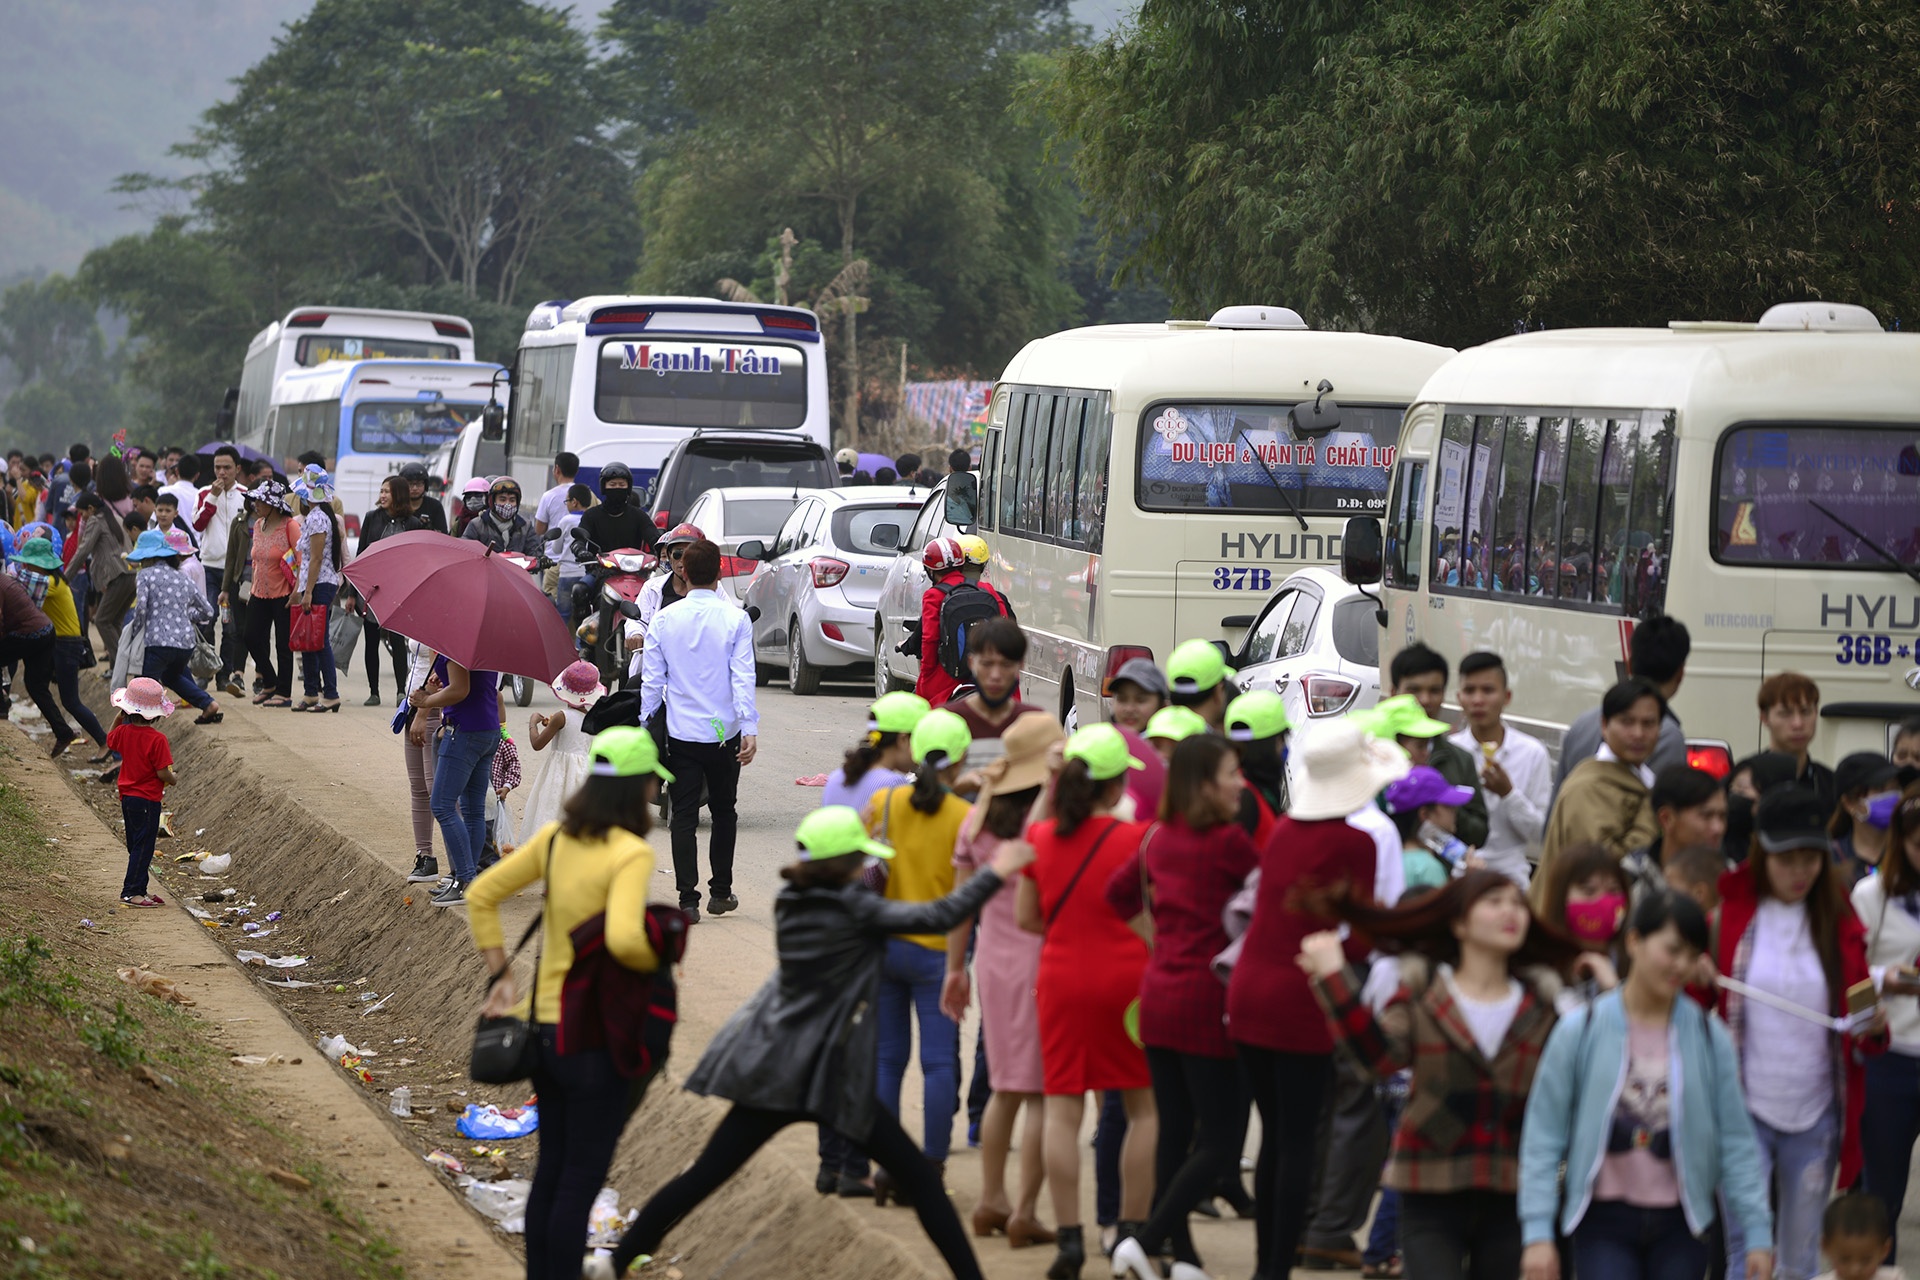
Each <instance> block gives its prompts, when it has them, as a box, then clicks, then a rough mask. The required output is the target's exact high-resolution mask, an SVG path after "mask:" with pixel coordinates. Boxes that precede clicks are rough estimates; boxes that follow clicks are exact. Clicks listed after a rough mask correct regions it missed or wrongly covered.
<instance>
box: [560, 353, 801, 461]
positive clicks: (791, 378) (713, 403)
mask: <svg viewBox="0 0 1920 1280" xmlns="http://www.w3.org/2000/svg"><path fill="white" fill-rule="evenodd" d="M593 405H594V413H595V414H596V415H598V417H599V418H600V419H601V421H603V422H626V423H633V424H635V425H639V426H660V427H736V428H737V427H764V428H767V429H769V430H779V429H787V430H791V429H792V428H794V427H798V426H801V425H802V424H804V423H805V422H806V420H807V363H806V354H805V353H804V352H802V351H801V350H800V349H799V348H798V347H788V346H780V345H777V344H768V343H759V344H755V345H741V346H735V345H729V344H726V343H716V342H633V341H628V340H625V339H621V340H617V341H612V342H603V343H601V344H600V369H599V374H598V381H597V383H596V384H595V387H594V401H593ZM735 483H736V484H751V483H753V482H752V481H735ZM771 483H778V482H777V481H774V482H771Z"/></svg>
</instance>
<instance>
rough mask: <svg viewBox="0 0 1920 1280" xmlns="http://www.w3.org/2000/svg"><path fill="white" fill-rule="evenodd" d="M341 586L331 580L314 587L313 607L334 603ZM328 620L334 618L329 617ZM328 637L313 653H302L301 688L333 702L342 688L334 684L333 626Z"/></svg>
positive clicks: (310, 695)
mask: <svg viewBox="0 0 1920 1280" xmlns="http://www.w3.org/2000/svg"><path fill="white" fill-rule="evenodd" d="M339 590H340V588H339V586H338V585H336V584H334V583H331V582H322V583H320V584H319V585H317V586H315V587H314V589H313V607H314V608H316V609H322V608H326V607H327V606H329V605H331V604H332V603H333V597H334V595H335V593H337V592H338V591H339ZM327 621H328V622H332V621H333V619H332V618H331V617H329V618H328V619H327ZM325 636H326V639H325V640H324V642H323V643H322V644H321V645H320V647H319V648H318V649H316V650H315V651H314V652H312V653H303V654H301V655H300V689H301V692H303V693H305V694H306V695H307V697H309V698H325V699H326V700H327V701H328V702H332V701H333V700H334V699H335V698H338V697H339V696H340V690H339V689H337V688H336V687H335V686H334V666H333V628H332V627H328V628H327V630H326V632H325Z"/></svg>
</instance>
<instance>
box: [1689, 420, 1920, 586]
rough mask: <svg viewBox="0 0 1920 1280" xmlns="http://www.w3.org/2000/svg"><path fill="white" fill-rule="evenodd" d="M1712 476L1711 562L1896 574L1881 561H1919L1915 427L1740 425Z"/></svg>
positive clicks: (1723, 446)
mask: <svg viewBox="0 0 1920 1280" xmlns="http://www.w3.org/2000/svg"><path fill="white" fill-rule="evenodd" d="M1714 472H1715V481H1716V483H1715V486H1714V512H1713V540H1714V545H1713V557H1714V559H1716V560H1719V561H1721V562H1722V563H1726V564H1737V565H1754V566H1760V565H1779V566H1785V565H1792V566H1795V567H1798V568H1808V567H1825V568H1840V567H1842V566H1844V567H1846V568H1848V569H1871V570H1876V571H1878V570H1880V569H1883V568H1884V569H1886V570H1887V571H1889V572H1895V571H1896V570H1894V567H1893V566H1892V565H1890V564H1888V563H1887V561H1886V558H1885V556H1883V555H1881V554H1879V553H1880V552H1885V553H1886V554H1887V555H1891V556H1893V557H1895V558H1896V559H1897V560H1899V562H1900V563H1902V564H1913V563H1915V562H1916V561H1920V524H1916V522H1915V519H1914V493H1915V485H1916V479H1915V477H1920V431H1917V430H1915V428H1913V427H1911V426H1906V427H1885V426H1877V425H1868V424H1865V423H1837V422H1836V423H1816V424H1811V425H1806V424H1799V423H1796V424H1794V425H1791V426H1788V425H1785V424H1775V423H1757V424H1753V425H1748V426H1739V427H1735V428H1733V429H1732V430H1731V431H1729V432H1727V434H1726V435H1725V436H1723V437H1722V438H1721V440H1720V452H1719V460H1718V463H1717V464H1716V466H1715V468H1714ZM1835 481H1838V483H1835ZM1816 502H1817V503H1819V504H1820V505H1821V506H1824V507H1826V508H1827V510H1828V511H1831V512H1833V514H1834V515H1835V516H1838V517H1839V518H1840V519H1841V520H1844V521H1846V522H1847V523H1848V524H1850V525H1852V526H1853V527H1854V528H1855V529H1858V530H1859V531H1860V532H1861V533H1864V534H1866V535H1867V541H1864V542H1863V541H1862V540H1861V539H1860V538H1858V537H1856V536H1855V535H1853V534H1851V533H1849V532H1847V531H1846V530H1845V529H1844V528H1842V527H1841V526H1840V525H1839V524H1838V523H1837V522H1836V521H1835V520H1834V519H1833V518H1832V517H1831V516H1827V515H1825V514H1823V513H1821V512H1820V511H1819V510H1817V509H1816V508H1815V506H1814V503H1816ZM1876 548H1878V550H1877V551H1876Z"/></svg>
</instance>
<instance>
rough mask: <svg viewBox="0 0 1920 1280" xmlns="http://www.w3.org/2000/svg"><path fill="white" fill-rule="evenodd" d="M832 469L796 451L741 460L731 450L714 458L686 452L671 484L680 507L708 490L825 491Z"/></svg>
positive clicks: (820, 459) (821, 458)
mask: <svg viewBox="0 0 1920 1280" xmlns="http://www.w3.org/2000/svg"><path fill="white" fill-rule="evenodd" d="M832 470H833V464H832V463H831V462H829V461H827V459H826V457H825V456H824V455H822V456H817V457H810V456H808V455H807V454H805V453H802V452H800V451H798V450H790V451H783V452H781V453H778V454H775V455H772V456H765V455H761V456H748V457H742V456H739V455H738V454H737V453H735V452H733V451H728V452H727V453H725V454H722V455H720V456H715V455H713V454H709V453H704V452H696V451H695V450H692V449H689V450H688V451H687V454H686V457H685V458H684V459H683V465H682V466H681V467H680V468H679V472H678V475H677V476H676V477H675V479H674V480H673V482H672V483H673V487H674V488H676V489H678V490H679V491H680V492H679V494H678V501H679V503H680V505H681V506H682V507H684V506H686V505H687V504H689V503H691V502H692V501H693V500H694V499H695V498H697V497H699V496H700V495H701V494H703V493H705V492H706V491H707V490H709V489H749V488H768V489H771V488H779V487H781V486H791V487H793V488H797V489H801V490H807V489H821V488H825V487H827V486H829V485H831V484H832V483H833V480H832V477H831V476H830V475H829V474H828V473H829V472H831V471H832ZM669 496H670V497H671V496H673V495H669ZM787 509H788V510H789V511H791V510H792V509H793V504H792V503H788V504H787Z"/></svg>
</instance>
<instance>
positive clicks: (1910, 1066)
mask: <svg viewBox="0 0 1920 1280" xmlns="http://www.w3.org/2000/svg"><path fill="white" fill-rule="evenodd" d="M1853 759H1854V757H1852V756H1849V757H1847V759H1846V760H1842V761H1841V762H1840V769H1839V773H1840V776H1841V778H1842V779H1845V778H1846V776H1847V764H1848V762H1849V761H1851V760H1853ZM1889 767H1891V766H1889ZM1875 799H1876V800H1881V799H1884V800H1885V801H1888V802H1891V803H1889V804H1886V805H1885V807H1886V808H1888V809H1889V810H1890V813H1889V815H1888V816H1889V819H1890V822H1889V826H1888V828H1887V829H1886V830H1885V831H1882V832H1880V833H1879V834H1880V838H1881V840H1882V842H1883V848H1882V851H1881V853H1880V855H1879V857H1878V859H1877V869H1878V874H1876V875H1869V876H1867V877H1866V878H1865V879H1863V880H1861V881H1860V882H1859V883H1858V884H1856V885H1854V886H1853V910H1854V914H1855V915H1857V916H1859V917H1860V921H1861V923H1862V924H1864V925H1865V926H1866V929H1867V966H1868V971H1869V972H1870V973H1871V974H1872V975H1873V979H1874V981H1875V982H1876V983H1877V984H1879V987H1880V1000H1881V1004H1882V1006H1883V1007H1884V1008H1885V1009H1886V1011H1887V1028H1888V1031H1889V1033H1890V1036H1891V1043H1890V1044H1889V1045H1888V1052H1886V1053H1883V1054H1880V1055H1878V1056H1876V1057H1872V1058H1868V1059H1867V1062H1866V1078H1867V1104H1866V1116H1867V1119H1868V1120H1869V1121H1870V1123H1868V1124H1866V1125H1864V1126H1862V1128H1861V1131H1860V1149H1861V1156H1862V1158H1863V1159H1864V1160H1865V1162H1866V1189H1867V1190H1868V1191H1871V1192H1872V1193H1873V1194H1874V1195H1876V1196H1879V1197H1880V1199H1881V1200H1883V1201H1884V1202H1885V1203H1886V1206H1887V1209H1888V1211H1889V1216H1890V1217H1892V1218H1894V1219H1896V1220H1897V1219H1898V1218H1899V1217H1900V1208H1901V1206H1902V1205H1903V1204H1904V1203H1905V1202H1906V1199H1907V1175H1908V1173H1909V1171H1910V1170H1911V1169H1912V1167H1913V1147H1914V1143H1915V1142H1916V1141H1920V972H1917V971H1916V969H1915V966H1916V963H1920V962H1917V961H1916V960H1915V957H1916V956H1920V787H1909V788H1908V790H1907V794H1906V795H1905V796H1904V797H1903V796H1902V795H1901V794H1900V793H1898V792H1888V793H1886V794H1885V795H1884V797H1875ZM1871 821H1872V818H1871V814H1870V813H1868V814H1863V816H1862V817H1861V820H1860V822H1859V823H1858V824H1857V825H1856V827H1855V831H1856V832H1860V831H1864V830H1868V829H1871V827H1870V824H1871ZM1893 1239H1894V1246H1895V1248H1898V1245H1899V1237H1898V1235H1897V1234H1896V1235H1895V1236H1894V1237H1893ZM1887 1260H1888V1261H1889V1262H1891V1261H1892V1260H1893V1254H1892V1252H1889V1253H1888V1255H1887Z"/></svg>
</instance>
